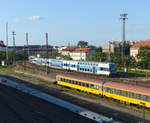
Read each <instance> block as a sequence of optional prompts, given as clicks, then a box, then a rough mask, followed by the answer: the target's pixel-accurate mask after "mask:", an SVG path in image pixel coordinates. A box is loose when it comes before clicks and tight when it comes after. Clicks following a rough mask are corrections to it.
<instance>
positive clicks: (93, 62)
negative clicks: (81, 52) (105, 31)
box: [35, 57, 114, 64]
mask: <svg viewBox="0 0 150 123" xmlns="http://www.w3.org/2000/svg"><path fill="white" fill-rule="evenodd" d="M35 58H37V57H35ZM40 59H45V58H40ZM52 60H58V61H63V60H65V59H52ZM65 61H76V62H89V63H97V64H98V63H102V64H114V63H111V62H96V61H79V60H65Z"/></svg>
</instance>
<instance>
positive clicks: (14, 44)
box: [12, 31, 16, 64]
mask: <svg viewBox="0 0 150 123" xmlns="http://www.w3.org/2000/svg"><path fill="white" fill-rule="evenodd" d="M12 35H13V52H14V53H13V64H15V62H16V59H15V56H16V49H15V48H16V43H15V35H16V34H15V32H14V31H13V32H12Z"/></svg>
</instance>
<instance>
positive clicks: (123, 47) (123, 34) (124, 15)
mask: <svg viewBox="0 0 150 123" xmlns="http://www.w3.org/2000/svg"><path fill="white" fill-rule="evenodd" d="M127 15H128V14H126V13H123V14H120V19H121V20H122V66H123V70H124V72H127V68H126V59H125V44H126V39H125V36H126V35H125V26H126V20H127V19H128V18H127Z"/></svg>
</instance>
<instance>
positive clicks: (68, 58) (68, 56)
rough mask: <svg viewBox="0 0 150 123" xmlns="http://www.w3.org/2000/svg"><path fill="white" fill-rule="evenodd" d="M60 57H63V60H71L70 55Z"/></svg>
mask: <svg viewBox="0 0 150 123" xmlns="http://www.w3.org/2000/svg"><path fill="white" fill-rule="evenodd" d="M62 58H63V59H65V60H72V58H71V57H70V55H66V56H62Z"/></svg>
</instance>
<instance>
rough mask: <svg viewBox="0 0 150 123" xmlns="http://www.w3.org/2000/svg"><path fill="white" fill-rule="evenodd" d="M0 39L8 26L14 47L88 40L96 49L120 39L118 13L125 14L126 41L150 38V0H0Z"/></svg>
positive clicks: (4, 37) (2, 38)
mask: <svg viewBox="0 0 150 123" xmlns="http://www.w3.org/2000/svg"><path fill="white" fill-rule="evenodd" d="M0 5H1V7H0V13H1V14H0V40H4V41H5V42H6V33H5V32H6V28H5V27H6V22H8V24H9V45H12V31H15V33H16V45H24V44H25V32H28V33H29V44H32V45H34V44H38V45H42V44H45V33H46V32H48V34H49V44H50V45H59V46H60V45H68V44H69V43H70V45H76V44H77V42H78V41H80V40H84V41H88V43H89V45H95V46H100V45H104V44H106V43H107V42H108V41H121V40H122V30H121V29H122V25H121V20H120V14H122V13H127V14H128V20H127V21H126V40H147V39H150V15H149V13H150V7H149V5H150V0H0Z"/></svg>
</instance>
